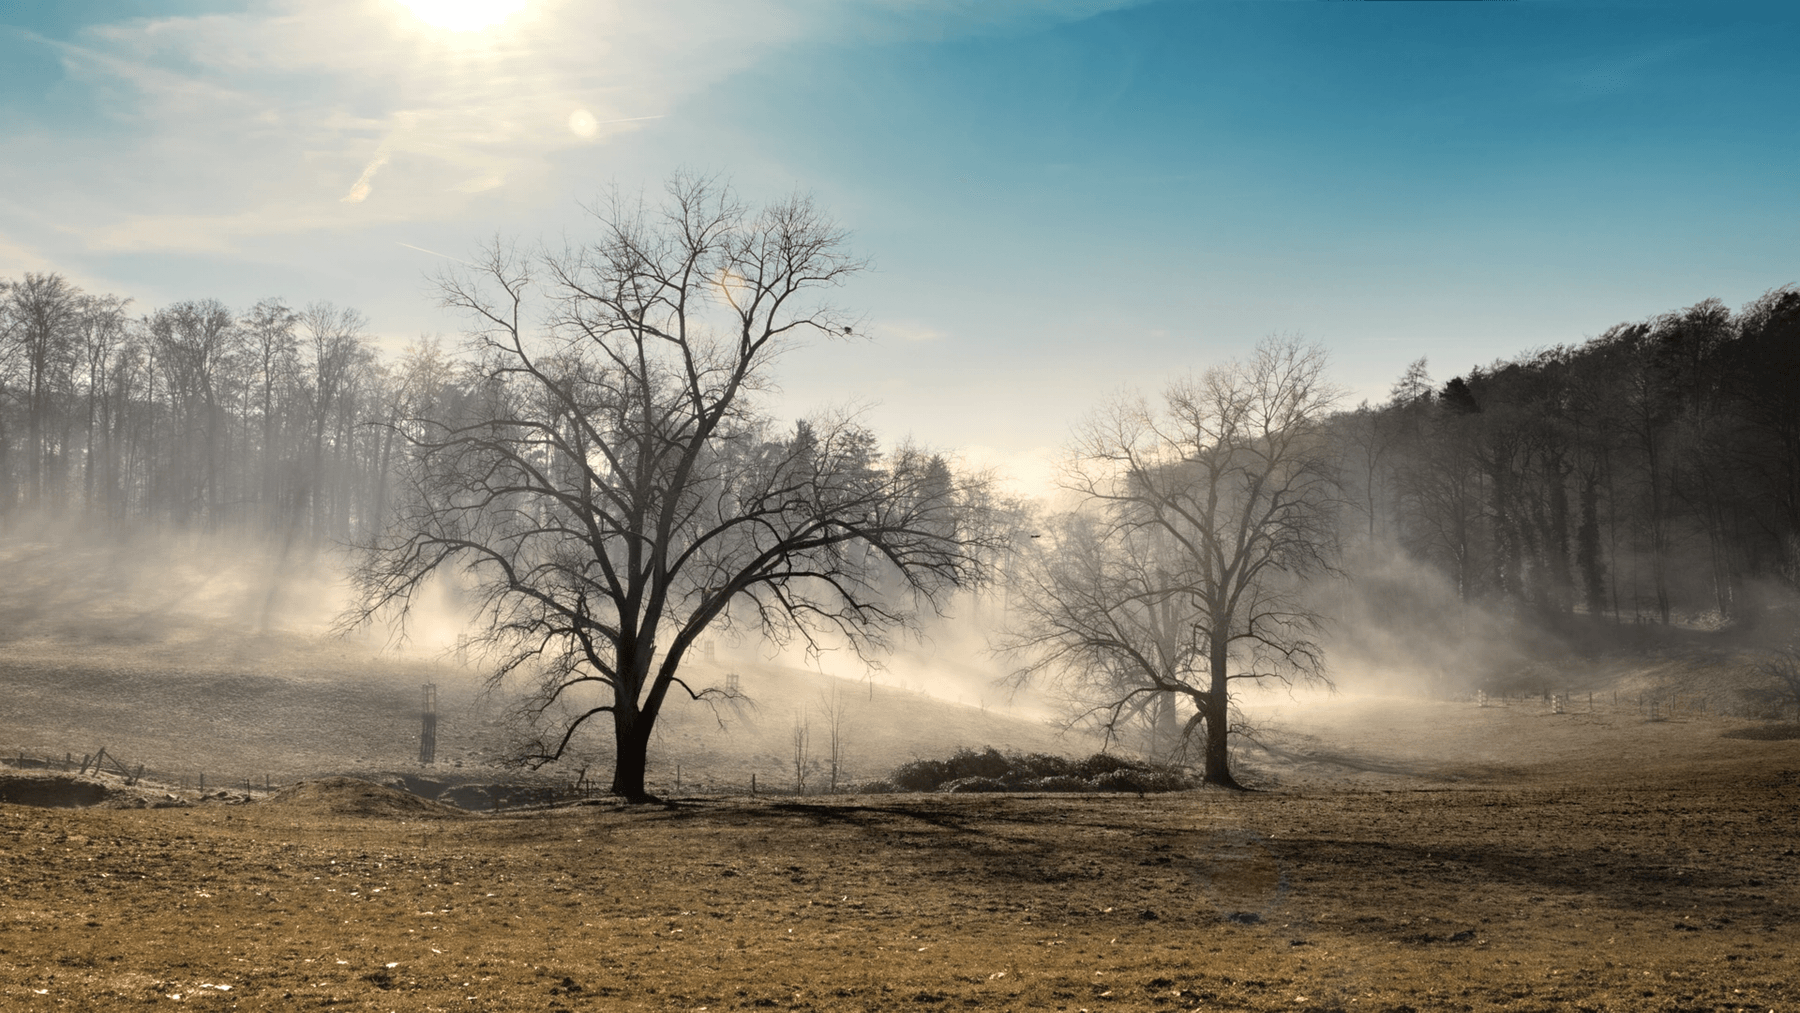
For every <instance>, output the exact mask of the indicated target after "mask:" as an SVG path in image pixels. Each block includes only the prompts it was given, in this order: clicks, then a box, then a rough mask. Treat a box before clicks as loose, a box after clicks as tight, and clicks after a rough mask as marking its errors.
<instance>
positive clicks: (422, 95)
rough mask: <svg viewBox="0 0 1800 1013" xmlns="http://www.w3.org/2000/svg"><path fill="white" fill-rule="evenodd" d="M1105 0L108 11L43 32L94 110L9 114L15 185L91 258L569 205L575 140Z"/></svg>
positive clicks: (269, 3)
mask: <svg viewBox="0 0 1800 1013" xmlns="http://www.w3.org/2000/svg"><path fill="white" fill-rule="evenodd" d="M1106 5H1111V4H1110V3H1107V2H1106V0H1083V2H1081V3H1072V4H1065V5H1063V6H1062V7H1061V8H1058V7H1057V5H1054V4H1053V5H1050V6H1048V7H1046V6H1044V5H1041V4H1026V3H1016V4H1014V3H1003V4H998V5H986V4H973V3H960V2H958V3H951V2H947V0H946V2H929V3H922V2H915V0H889V2H886V3H877V4H874V5H872V6H870V7H866V8H838V7H833V6H830V5H819V4H816V3H814V2H813V0H743V2H740V3H735V4H731V5H720V4H716V3H713V2H711V0H673V2H669V3H663V4H657V5H648V4H644V5H635V4H634V5H624V4H620V5H613V4H605V5H602V4H590V3H585V2H579V0H531V2H529V3H527V4H525V5H524V6H523V8H521V9H519V10H518V11H517V12H516V13H514V14H513V15H512V16H511V17H509V18H508V19H506V20H505V21H504V22H503V23H501V24H499V25H496V26H493V27H490V28H487V29H485V30H481V31H466V32H460V31H449V30H446V29H443V28H439V27H434V26H433V25H430V24H427V23H425V22H424V21H422V20H420V19H419V18H416V17H414V16H413V14H412V13H410V12H409V11H408V10H407V8H406V7H404V6H403V5H401V4H399V3H394V2H389V0H265V2H262V3H253V4H252V6H251V8H250V9H249V10H248V11H244V12H238V13H223V14H208V15H201V16H194V17H165V18H153V19H135V20H130V21H122V22H119V23H116V24H105V25H96V26H92V27H89V28H87V29H85V30H83V31H82V32H80V33H79V34H77V35H76V36H75V37H74V38H73V39H72V40H71V41H68V42H58V41H52V40H40V42H41V44H42V45H44V46H46V47H50V48H52V49H53V51H54V52H55V53H56V55H57V56H58V57H59V58H60V59H61V61H62V64H63V67H64V72H65V77H66V81H65V84H64V88H65V89H67V90H68V91H69V92H70V93H72V94H80V95H81V96H82V97H83V98H84V100H85V101H86V103H87V105H86V108H88V109H91V110H92V111H93V120H92V122H91V123H88V124H86V125H85V126H84V128H83V129H82V130H79V131H72V130H70V129H68V127H67V125H66V124H63V123H60V122H52V121H50V120H49V119H45V120H43V121H41V122H30V121H29V120H26V121H23V122H15V123H12V124H7V125H6V126H7V129H4V130H0V192H10V193H14V194H20V193H29V194H32V195H34V201H33V202H34V203H36V204H40V205H43V206H53V207H55V208H56V221H55V223H54V226H53V233H45V234H44V235H34V236H32V237H31V238H33V239H34V240H38V241H40V242H45V241H48V239H50V238H52V237H53V238H54V240H55V243H56V244H61V245H64V246H66V245H67V244H68V242H69V241H70V240H71V239H74V240H75V241H76V242H78V243H79V244H80V245H81V247H82V248H85V249H86V250H88V251H120V250H138V251H144V250H156V249H168V250H186V251H219V252H224V251H228V250H231V249H232V248H233V247H234V244H236V243H238V242H240V241H242V240H247V239H251V238H254V237H261V236H269V235H277V234H292V233H300V232H312V231H321V230H324V231H342V230H353V229H358V228H361V227H364V226H367V225H369V224H371V223H375V222H396V221H398V222H428V221H444V220H450V219H454V218H456V217H457V216H458V215H460V214H462V213H463V212H464V211H465V210H466V209H467V208H468V207H470V204H471V202H473V201H477V200H479V201H493V200H502V201H513V202H523V203H528V204H529V203H533V202H535V203H537V204H544V203H550V202H557V201H567V200H569V199H570V197H571V196H574V195H575V191H576V189H577V188H578V187H587V186H591V185H592V181H591V180H586V179H582V180H579V181H577V180H574V179H564V178H562V177H561V176H559V175H558V174H559V173H562V172H566V171H568V169H567V164H568V163H567V160H566V159H559V158H558V155H559V153H561V152H564V151H565V150H570V149H575V148H578V147H583V146H589V145H594V144H605V143H607V142H608V141H609V140H610V139H614V138H617V137H618V136H619V135H620V134H621V133H624V132H628V131H634V130H642V129H645V128H647V127H649V126H651V125H652V124H655V123H657V122H658V121H661V120H664V119H665V118H667V117H671V116H678V115H679V109H680V107H681V105H682V103H683V102H684V101H686V100H688V99H690V98H692V97H694V96H696V95H698V94H701V93H704V92H705V91H706V90H708V89H710V88H713V87H715V86H717V85H718V84H719V83H720V82H722V81H724V80H726V79H728V78H729V77H730V76H732V75H734V74H737V73H739V72H740V71H742V70H744V69H746V68H749V67H751V66H754V65H756V64H757V63H759V62H760V61H765V60H770V59H780V58H783V56H784V54H790V53H794V52H803V51H804V50H805V49H806V47H809V46H816V45H828V44H831V42H832V40H833V39H846V38H855V37H865V38H866V37H868V36H869V35H870V34H881V33H889V34H893V33H898V34H903V35H904V34H918V33H919V32H923V31H927V30H931V31H936V32H938V33H939V34H942V35H953V34H957V33H959V32H962V33H966V32H972V31H973V32H982V31H990V30H993V28H994V27H995V26H996V25H1000V24H1004V23H1007V22H1008V20H1009V19H1010V20H1011V21H1013V22H1016V23H1021V24H1023V23H1027V22H1032V21H1034V20H1038V19H1042V18H1043V17H1045V16H1046V14H1045V12H1046V11H1049V12H1050V16H1056V17H1070V16H1081V14H1083V13H1085V12H1087V11H1088V9H1089V8H1093V7H1096V6H1106ZM1059 10H1060V13H1058V11H1059ZM47 152H48V153H49V154H46V153H47Z"/></svg>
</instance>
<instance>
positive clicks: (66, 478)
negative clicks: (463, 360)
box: [0, 273, 450, 542]
mask: <svg viewBox="0 0 1800 1013" xmlns="http://www.w3.org/2000/svg"><path fill="white" fill-rule="evenodd" d="M132 310H133V307H132V305H131V303H130V301H129V300H126V299H122V298H119V297H117V296H112V295H94V294H90V293H86V292H83V291H81V290H80V289H78V288H77V287H75V286H73V285H71V284H69V283H68V282H67V281H66V280H65V279H63V278H62V277H60V276H58V275H55V274H29V273H28V274H26V275H25V276H24V277H23V278H21V279H17V280H0V516H5V515H16V514H19V513H21V512H27V513H43V514H50V515H59V516H69V515H77V516H85V517H87V518H91V519H95V520H104V521H107V522H111V523H114V524H124V523H144V522H152V523H165V524H172V525H176V526H179V527H183V528H198V529H208V530H218V529H223V528H226V527H232V528H238V529H250V530H266V531H270V532H281V533H283V534H285V535H301V536H304V537H308V538H312V539H315V540H318V541H321V542H323V541H326V540H330V539H338V538H346V537H352V536H354V535H356V534H358V533H360V532H363V531H366V530H368V529H369V528H371V527H372V526H373V525H374V523H375V519H376V518H379V517H381V516H382V515H383V512H384V510H385V508H386V497H387V495H388V492H389V488H390V484H391V483H390V479H391V475H392V472H393V463H394V462H393V454H394V452H395V451H394V448H395V440H394V432H393V430H392V428H384V427H383V426H381V425H379V423H384V422H394V421H396V420H399V419H402V418H404V417H406V416H408V415H410V414H417V413H418V412H419V411H421V410H424V409H426V408H427V407H428V405H427V404H426V403H425V402H429V401H430V400H431V399H434V398H435V397H436V396H437V394H438V393H439V392H440V391H441V390H442V389H443V387H444V385H445V384H446V382H447V381H448V379H449V375H450V364H449V362H448V360H447V358H446V357H445V356H444V355H443V354H442V353H441V352H440V350H439V349H438V348H437V346H436V345H435V343H432V342H421V343H419V344H417V345H415V346H413V347H411V348H409V349H407V351H406V352H405V353H404V354H402V355H401V356H400V357H399V358H398V359H397V360H396V361H393V362H383V361H382V360H381V357H380V356H379V355H378V354H377V353H376V350H375V349H374V347H373V345H372V343H371V340H370V335H369V334H368V332H367V327H366V322H365V321H364V318H363V317H362V315H361V314H360V313H358V312H357V311H355V310H353V309H347V308H343V307H339V306H334V305H332V304H330V303H324V302H320V303H313V304H310V305H307V306H304V307H300V308H294V307H290V306H288V305H287V304H286V303H284V302H282V301H281V300H278V299H267V300H263V301H262V302H259V303H257V304H256V305H254V306H251V307H249V308H248V309H241V310H234V309H232V308H230V307H227V306H225V305H224V304H223V303H220V302H218V301H217V300H212V299H201V300H193V301H187V302H180V303H176V304H174V305H171V306H166V307H160V308H156V309H152V310H150V311H149V312H144V313H133V312H132ZM371 423H375V424H371Z"/></svg>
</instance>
